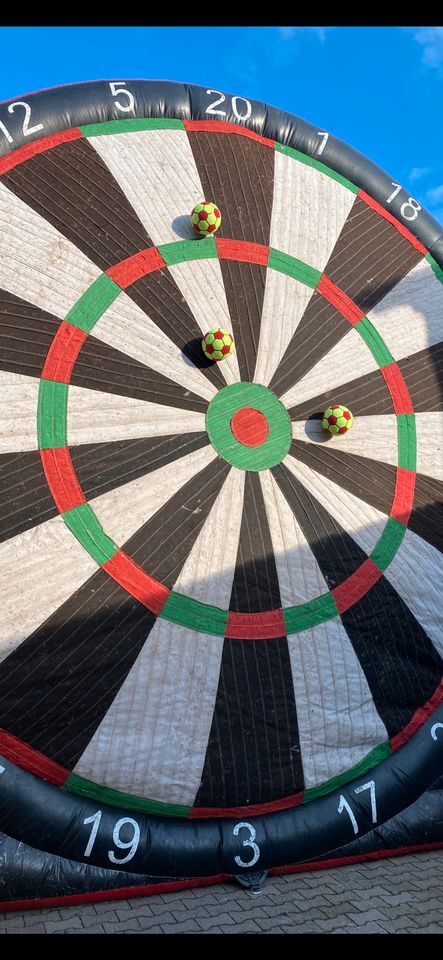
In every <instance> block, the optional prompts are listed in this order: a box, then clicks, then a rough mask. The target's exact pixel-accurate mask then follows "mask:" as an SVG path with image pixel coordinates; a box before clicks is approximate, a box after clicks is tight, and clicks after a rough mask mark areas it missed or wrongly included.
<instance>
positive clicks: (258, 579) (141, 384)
mask: <svg viewBox="0 0 443 960" xmlns="http://www.w3.org/2000/svg"><path fill="white" fill-rule="evenodd" d="M5 131H7V133H6V132H5ZM0 132H1V137H0V140H1V142H0V228H1V229H0V405H1V417H0V491H1V492H0V582H1V590H0V595H1V597H2V601H1V604H2V621H1V622H2V631H1V636H0V831H2V833H3V834H4V835H5V836H7V837H9V840H8V844H11V843H12V844H16V845H17V848H16V852H17V857H18V851H21V852H20V857H24V858H25V861H26V862H25V867H24V869H23V870H21V873H20V878H19V880H17V875H16V872H15V873H14V876H12V874H11V877H9V875H8V878H7V879H8V884H9V889H10V890H13V891H16V892H14V893H13V894H11V895H10V900H9V902H10V903H13V902H14V900H16V901H18V900H19V899H21V900H26V899H28V894H29V891H30V890H31V888H32V889H34V891H35V885H34V887H32V884H33V883H34V879H35V876H34V874H35V871H36V870H37V868H36V866H35V864H36V862H37V859H36V857H35V856H34V854H33V853H32V850H33V849H34V851H35V848H38V850H39V851H40V853H39V857H40V860H39V863H40V862H41V858H43V859H44V860H45V864H46V867H49V868H50V869H49V872H48V869H46V868H45V869H43V868H42V869H41V870H40V877H41V876H46V875H48V876H49V875H51V876H52V875H53V874H52V873H51V870H52V867H53V865H54V864H55V863H56V862H57V864H59V865H60V870H58V880H57V883H56V887H57V892H58V893H59V894H60V896H64V895H65V894H66V892H67V890H68V888H69V883H70V878H73V877H74V875H75V876H76V877H77V874H78V871H79V870H80V869H82V870H83V869H84V865H85V864H88V867H87V870H86V872H85V874H84V876H85V877H86V873H87V875H88V884H89V886H88V888H87V884H86V880H84V881H83V880H82V881H81V882H82V883H83V886H82V891H83V892H84V894H85V896H87V895H88V892H90V890H93V891H97V890H98V889H102V888H103V884H104V885H105V887H106V889H111V890H113V892H114V894H115V893H116V892H117V893H119V892H121V891H122V890H123V888H125V887H127V886H129V887H130V886H131V884H132V885H133V884H135V883H139V884H142V885H143V886H146V885H148V886H149V889H151V890H152V889H157V890H162V889H165V882H166V879H165V878H169V881H171V878H172V882H174V883H175V882H177V878H181V881H183V882H186V880H190V881H192V879H194V880H195V879H196V878H197V880H198V878H203V877H210V876H213V877H216V876H221V875H232V874H237V875H238V874H240V873H243V872H246V873H247V872H248V871H254V870H267V869H277V870H278V869H281V868H283V867H285V868H286V867H287V866H288V865H289V866H290V867H291V866H295V865H297V864H300V862H301V861H309V860H312V859H313V858H322V857H323V858H324V857H326V856H327V857H328V858H329V860H331V859H332V860H334V858H335V859H337V860H338V859H339V857H340V856H341V857H346V856H347V851H348V852H349V855H350V856H362V855H364V853H365V851H367V850H369V851H370V853H371V854H373V853H374V852H375V851H376V850H377V851H379V849H380V845H381V847H382V848H384V849H385V850H389V849H390V848H391V847H392V846H393V845H395V846H396V847H398V846H399V842H398V837H400V839H401V843H400V845H401V846H403V847H404V849H407V848H408V846H410V845H411V844H414V846H415V847H416V846H420V843H421V842H422V838H423V836H424V835H427V831H429V830H430V829H431V826H430V818H429V817H427V814H426V813H423V810H424V809H425V808H426V802H427V797H428V793H427V791H428V788H429V787H431V786H432V785H433V784H434V782H435V781H436V780H437V781H438V778H440V777H443V748H442V742H443V738H442V736H441V730H442V729H443V713H442V703H443V687H442V668H443V622H442V614H441V601H440V597H441V593H442V589H443V579H442V578H443V568H442V560H441V554H442V549H443V539H442V534H441V530H442V503H443V420H442V410H443V387H442V369H443V364H442V357H443V352H442V351H443V325H442V309H443V238H442V230H441V227H439V225H438V224H437V223H436V222H435V221H433V220H432V218H431V217H430V216H429V215H428V214H427V213H426V211H425V210H423V209H422V207H421V205H420V204H419V203H418V202H417V201H416V200H415V198H413V197H411V196H409V192H408V191H406V190H405V189H404V188H403V187H401V186H400V185H399V184H395V183H393V182H392V181H391V178H390V177H389V176H388V175H387V174H384V173H383V171H380V170H378V169H377V168H376V167H375V166H374V165H373V164H372V163H371V162H370V161H369V160H366V159H365V158H364V157H362V156H361V155H359V154H356V153H355V152H354V151H353V150H352V149H351V148H350V147H347V146H346V145H345V144H343V143H341V142H340V141H338V140H337V139H336V138H335V137H334V136H333V135H332V134H330V133H329V132H327V131H321V130H317V128H316V127H311V126H310V125H309V124H308V123H306V122H305V121H303V120H301V119H299V118H294V117H291V116H290V115H288V114H284V113H282V112H280V111H278V110H276V109H275V108H271V107H265V105H263V104H259V103H256V102H254V101H251V100H249V99H247V98H244V97H241V96H240V95H238V94H234V95H230V94H227V93H223V92H222V91H216V90H212V89H210V88H208V89H206V88H204V89H203V88H198V87H194V86H192V85H180V84H174V83H166V82H160V81H158V82H157V81H141V80H140V81H139V80H133V81H130V80H127V81H125V80H115V81H114V80H109V81H97V82H93V83H90V84H85V85H77V84H74V85H71V86H70V87H69V88H66V87H60V88H56V89H54V90H52V91H43V92H42V93H39V94H32V95H29V97H25V98H23V99H22V100H17V101H12V102H11V103H9V104H4V105H0ZM205 201H210V202H211V203H214V204H215V205H216V208H217V210H218V211H219V213H221V222H220V223H219V222H218V219H217V222H214V223H212V221H211V220H207V221H205V222H207V223H209V225H210V226H211V227H212V226H214V228H215V227H216V229H214V230H213V231H211V234H210V235H208V236H206V235H202V236H200V235H197V233H196V231H195V230H194V229H193V227H192V224H191V218H190V213H191V211H193V210H194V209H195V210H196V211H197V212H198V215H200V213H201V212H202V213H206V212H207V213H208V216H210V217H212V216H213V214H212V212H211V211H207V210H206V208H205V207H204V203H205ZM200 208H201V209H200ZM214 216H215V213H214ZM203 219H204V218H203ZM206 232H207V233H209V231H206ZM217 330H221V331H227V332H228V334H229V336H230V337H231V339H232V340H233V342H234V343H235V352H231V354H230V355H229V356H226V357H225V359H223V362H217V363H214V362H213V360H211V359H210V358H208V357H205V355H204V353H203V350H202V338H203V337H204V336H205V335H206V334H207V333H208V332H210V331H217ZM226 346H228V345H227V344H226ZM216 359H217V360H218V359H219V358H218V357H217V358H216ZM337 404H338V405H340V406H341V408H342V409H343V410H344V409H345V408H346V409H347V411H352V418H353V425H352V430H348V431H346V432H342V433H341V434H340V433H339V434H338V435H337V436H334V437H332V436H331V437H329V436H328V435H327V434H326V433H325V431H324V430H322V417H323V414H324V413H325V411H326V410H328V409H329V408H330V407H331V405H332V407H334V408H335V405H337ZM334 416H335V414H334V413H332V417H334ZM331 425H332V426H335V425H334V424H331ZM434 786H435V784H434ZM429 796H430V794H429ZM432 796H433V800H434V803H439V804H440V812H439V815H438V816H436V817H435V818H433V820H432V831H433V833H432V836H433V838H434V839H435V842H437V843H440V844H442V845H443V836H442V835H441V833H439V830H440V829H441V828H440V827H436V826H435V824H440V823H441V820H442V817H441V799H440V798H441V790H440V789H439V786H438V782H437V786H436V787H435V789H433V791H432ZM411 804H412V805H413V806H412V807H411ZM415 804H417V806H415ZM408 807H409V808H410V811H411V810H412V811H413V813H409V814H408V816H409V817H410V818H411V817H412V828H410V820H408V824H409V826H405V823H406V821H405V819H404V817H405V811H406V808H408ZM415 810H416V811H417V813H415V812H414V811H415ZM191 821H192V822H191ZM394 837H395V844H394V842H393V838H394ZM0 839H1V835H0ZM339 849H340V851H341V852H340V853H334V851H338V850H339ZM24 850H26V851H28V850H30V851H31V853H29V854H28V853H26V855H25V854H24V853H23V851H24ZM20 857H19V858H18V859H17V860H16V862H17V863H19V862H20V863H21V862H22V861H21V860H20ZM55 858H58V859H57V861H56V860H55ZM306 866H307V867H308V866H309V864H307V865H306ZM14 869H16V868H14ZM57 869H58V868H57ZM8 870H9V867H8ZM9 880H10V883H9ZM28 880H29V882H28ZM76 882H77V881H76ZM78 882H80V881H79V880H78ZM101 884H102V886H100V885H101ZM43 889H44V890H46V887H44V886H43V887H42V890H43ZM40 895H41V896H43V895H44V894H43V892H42V893H41V894H40ZM34 897H35V893H34ZM37 902H38V901H37ZM34 905H35V899H34ZM0 906H3V903H0Z"/></svg>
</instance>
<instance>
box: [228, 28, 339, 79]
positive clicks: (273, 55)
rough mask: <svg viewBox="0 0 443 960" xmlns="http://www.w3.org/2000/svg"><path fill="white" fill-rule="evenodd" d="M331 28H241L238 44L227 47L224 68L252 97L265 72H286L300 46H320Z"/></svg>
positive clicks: (294, 59)
mask: <svg viewBox="0 0 443 960" xmlns="http://www.w3.org/2000/svg"><path fill="white" fill-rule="evenodd" d="M333 29H334V28H333V27H245V28H244V29H243V30H242V34H241V44H239V45H238V46H235V45H234V44H233V46H232V47H231V52H230V55H229V56H228V57H226V59H225V66H226V67H227V69H228V70H229V72H230V73H231V74H232V76H233V77H234V78H235V79H236V81H238V80H241V82H242V83H245V84H246V85H248V88H249V94H250V95H251V96H254V92H255V86H256V81H257V80H258V78H260V77H262V75H263V72H266V70H276V69H278V70H280V71H282V70H285V69H289V68H290V67H291V65H292V64H293V63H294V62H295V61H296V59H297V56H298V54H299V50H300V46H301V45H302V44H305V43H324V42H325V40H326V36H327V33H328V31H329V30H333Z"/></svg>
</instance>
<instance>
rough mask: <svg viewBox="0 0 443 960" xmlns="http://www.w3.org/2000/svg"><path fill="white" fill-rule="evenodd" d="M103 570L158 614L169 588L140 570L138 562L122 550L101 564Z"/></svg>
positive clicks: (166, 597)
mask: <svg viewBox="0 0 443 960" xmlns="http://www.w3.org/2000/svg"><path fill="white" fill-rule="evenodd" d="M102 566H103V570H106V573H109V576H111V577H112V578H113V579H114V580H116V581H117V583H119V584H120V586H121V587H123V589H124V590H127V591H128V593H130V594H131V596H133V597H135V598H136V600H140V603H142V604H143V606H145V607H147V608H148V610H150V611H151V613H155V614H157V615H158V614H159V613H160V611H161V610H162V608H163V606H164V604H165V603H166V601H167V599H168V597H169V594H170V592H171V591H170V590H168V587H165V586H163V584H162V583H160V582H159V580H154V577H150V576H149V573H146V572H145V570H142V568H141V567H139V565H138V563H135V561H134V560H131V558H130V557H128V555H127V554H126V553H124V552H123V550H118V551H117V553H115V554H114V556H113V557H111V559H110V560H107V561H106V563H104V564H103V565H102Z"/></svg>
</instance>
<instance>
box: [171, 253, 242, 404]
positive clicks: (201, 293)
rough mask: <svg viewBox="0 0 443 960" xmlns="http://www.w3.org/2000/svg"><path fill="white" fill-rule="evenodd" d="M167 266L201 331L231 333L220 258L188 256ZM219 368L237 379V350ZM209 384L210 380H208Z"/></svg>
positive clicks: (232, 380)
mask: <svg viewBox="0 0 443 960" xmlns="http://www.w3.org/2000/svg"><path fill="white" fill-rule="evenodd" d="M203 242H204V241H203ZM169 270H170V273H171V276H172V278H173V279H174V280H175V282H176V284H177V286H178V288H179V290H180V291H181V293H182V294H183V297H184V299H185V300H186V303H187V304H188V307H189V308H190V310H191V311H192V313H193V315H194V317H195V319H196V321H197V323H198V325H199V327H200V330H201V332H202V334H206V333H208V332H209V330H215V329H216V328H217V327H223V329H224V330H227V331H228V333H231V334H232V322H231V317H230V313H229V307H228V304H227V300H226V293H225V288H224V284H223V278H222V273H221V269H220V263H219V261H218V260H215V259H214V260H187V261H184V262H183V263H175V264H173V265H172V266H171V267H169ZM219 370H221V372H222V374H223V376H224V378H225V380H226V383H236V382H237V381H238V380H240V372H239V369H238V360H237V355H236V353H233V354H231V356H229V357H226V358H225V359H224V360H223V362H222V363H220V364H219ZM204 379H206V378H204ZM208 386H212V384H209V383H208ZM214 392H215V388H214Z"/></svg>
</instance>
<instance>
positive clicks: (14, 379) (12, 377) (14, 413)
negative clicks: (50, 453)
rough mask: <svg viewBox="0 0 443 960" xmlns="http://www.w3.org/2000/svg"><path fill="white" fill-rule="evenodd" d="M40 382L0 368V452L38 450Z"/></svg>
mask: <svg viewBox="0 0 443 960" xmlns="http://www.w3.org/2000/svg"><path fill="white" fill-rule="evenodd" d="M38 394H39V381H38V380H37V379H36V378H35V377H27V376H24V375H22V374H21V373H10V372H9V371H7V370H0V411H1V413H0V454H2V453H13V452H15V451H17V452H19V451H22V450H37V448H38V435H37V407H38Z"/></svg>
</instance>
